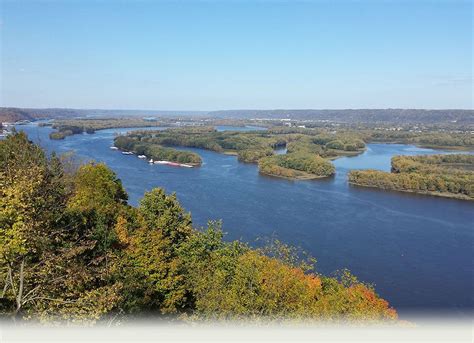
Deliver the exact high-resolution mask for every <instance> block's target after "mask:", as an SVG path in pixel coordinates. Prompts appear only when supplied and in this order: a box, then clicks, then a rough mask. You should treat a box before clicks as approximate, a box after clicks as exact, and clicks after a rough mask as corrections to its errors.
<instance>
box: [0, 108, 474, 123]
mask: <svg viewBox="0 0 474 343" xmlns="http://www.w3.org/2000/svg"><path fill="white" fill-rule="evenodd" d="M86 116H103V117H111V116H174V117H180V116H195V117H214V118H233V119H252V118H265V119H284V118H287V119H295V120H325V121H332V122H340V123H348V124H353V123H367V124H377V123H386V124H397V123H399V124H414V123H418V124H448V123H451V124H453V123H455V124H456V125H474V110H463V109H444V110H424V109H392V108H388V109H340V110H315V109H293V110H291V109H275V110H221V111H210V112H209V111H163V110H104V109H70V108H41V109H34V108H15V107H0V122H15V121H19V120H36V119H43V118H73V117H86Z"/></svg>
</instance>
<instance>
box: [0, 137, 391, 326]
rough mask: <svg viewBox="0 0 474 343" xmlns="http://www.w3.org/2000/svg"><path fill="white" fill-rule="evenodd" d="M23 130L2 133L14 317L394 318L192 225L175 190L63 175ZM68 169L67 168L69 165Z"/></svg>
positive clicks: (323, 280) (2, 279)
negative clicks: (139, 189)
mask: <svg viewBox="0 0 474 343" xmlns="http://www.w3.org/2000/svg"><path fill="white" fill-rule="evenodd" d="M64 167H65V166H64V163H63V162H62V161H61V159H60V158H58V157H56V156H51V157H48V156H46V155H45V153H44V152H43V151H42V150H41V149H40V148H39V147H38V146H36V145H34V144H32V143H30V142H29V141H28V139H27V137H26V136H25V135H24V134H14V135H11V136H9V137H8V138H7V139H6V140H3V141H0V186H1V187H0V291H1V293H0V313H1V315H2V316H4V317H6V318H13V319H14V320H27V319H37V320H42V321H48V322H50V321H55V320H69V321H73V322H77V321H87V322H94V321H97V320H109V321H120V320H125V319H126V318H131V317H134V316H143V315H147V316H148V315H153V316H158V317H161V318H163V319H164V318H166V319H168V320H178V319H181V320H202V319H249V318H253V319H259V320H260V319H262V320H264V319H282V320H283V319H294V320H322V319H324V320H357V321H359V320H360V321H366V320H394V319H396V318H397V314H396V312H395V310H393V309H392V308H390V306H389V305H388V303H387V302H386V301H385V300H383V299H381V298H380V297H378V296H377V295H376V293H375V292H374V290H373V289H372V288H371V287H370V286H368V285H365V284H363V283H361V282H359V281H357V279H356V278H355V277H354V276H352V275H351V274H350V273H348V272H342V273H340V274H339V275H338V276H332V277H327V276H324V275H320V274H318V273H316V272H315V271H311V270H310V269H311V268H310V267H309V265H308V264H307V263H305V262H302V261H301V260H299V259H297V258H295V256H294V255H293V254H292V250H291V248H289V247H287V246H285V245H283V244H281V245H279V246H278V249H277V250H278V251H276V252H275V251H274V250H273V253H270V252H269V250H267V249H265V248H261V249H253V248H250V247H249V246H247V245H246V244H244V243H242V242H239V241H234V242H226V241H225V240H224V239H223V233H222V230H221V229H220V224H219V223H216V222H211V223H209V226H208V228H206V229H202V230H197V229H195V228H193V226H192V221H191V216H190V215H189V214H188V213H186V212H185V211H184V209H183V208H182V207H181V205H180V204H179V202H178V200H177V198H176V196H175V195H168V194H166V193H165V192H164V191H163V190H162V189H153V190H152V191H150V192H147V193H146V194H145V195H144V197H143V199H142V201H141V202H140V205H139V206H138V207H132V206H129V205H128V204H127V194H126V192H125V190H124V188H123V187H122V184H121V182H120V180H119V179H118V178H117V176H116V174H115V173H114V172H113V171H111V170H110V169H109V168H108V167H107V166H106V165H104V164H100V163H88V164H85V165H81V166H78V167H77V168H76V169H73V170H72V171H68V172H65V168H64ZM68 169H70V168H68Z"/></svg>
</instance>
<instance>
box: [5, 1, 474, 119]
mask: <svg viewBox="0 0 474 343" xmlns="http://www.w3.org/2000/svg"><path fill="white" fill-rule="evenodd" d="M1 9H2V11H1V23H0V30H1V44H0V48H1V81H0V106H5V107H20V108H83V109H118V108H121V109H123V110H136V109H137V108H143V109H145V110H148V109H150V111H153V110H156V109H157V108H161V109H163V108H164V110H163V111H172V110H168V109H175V108H180V109H181V110H178V111H214V110H226V109H237V110H242V109H252V110H255V109H262V110H267V109H349V108H352V109H382V108H409V109H413V108H419V109H472V108H473V106H472V89H473V87H472V86H473V78H472V3H471V2H470V1H455V2H436V3H435V2H426V1H411V2H383V3H381V2H374V1H359V2H352V1H339V2H330V1H304V2H299V1H292V2H290V1H268V2H261V1H258V2H250V1H233V2H219V1H216V2H207V1H196V2H192V1H181V2H167V1H163V2H121V3H116V2H110V1H104V2H93V1H81V2H68V1H54V2H49V1H46V2H37V1H23V2H21V3H20V2H15V1H2V4H1Z"/></svg>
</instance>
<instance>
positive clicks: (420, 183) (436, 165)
mask: <svg viewBox="0 0 474 343" xmlns="http://www.w3.org/2000/svg"><path fill="white" fill-rule="evenodd" d="M348 178H349V183H350V184H353V185H357V186H364V187H375V188H381V189H386V190H395V191H402V192H412V193H419V194H430V195H436V196H443V197H449V198H457V199H464V200H474V155H469V154H453V155H430V156H395V157H393V158H392V170H391V173H388V172H383V171H378V170H353V171H351V172H350V173H349V175H348Z"/></svg>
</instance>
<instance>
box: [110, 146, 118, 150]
mask: <svg viewBox="0 0 474 343" xmlns="http://www.w3.org/2000/svg"><path fill="white" fill-rule="evenodd" d="M110 149H112V150H118V148H117V147H116V146H111V147H110Z"/></svg>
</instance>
